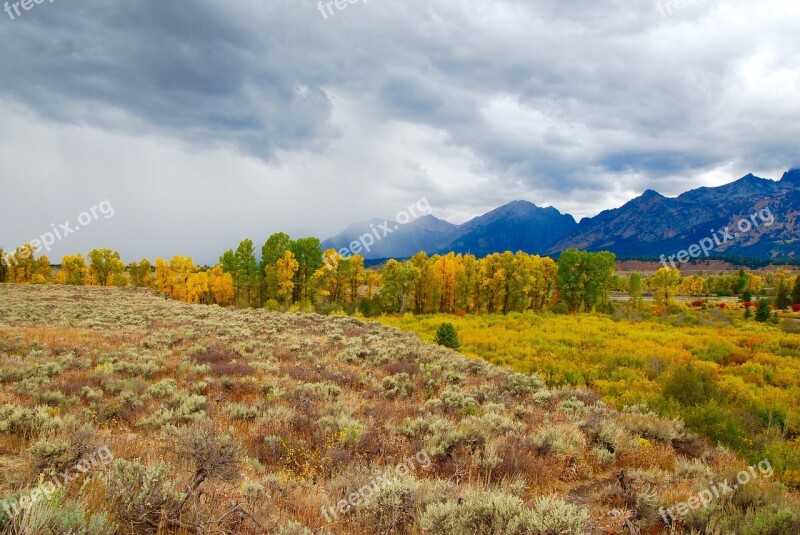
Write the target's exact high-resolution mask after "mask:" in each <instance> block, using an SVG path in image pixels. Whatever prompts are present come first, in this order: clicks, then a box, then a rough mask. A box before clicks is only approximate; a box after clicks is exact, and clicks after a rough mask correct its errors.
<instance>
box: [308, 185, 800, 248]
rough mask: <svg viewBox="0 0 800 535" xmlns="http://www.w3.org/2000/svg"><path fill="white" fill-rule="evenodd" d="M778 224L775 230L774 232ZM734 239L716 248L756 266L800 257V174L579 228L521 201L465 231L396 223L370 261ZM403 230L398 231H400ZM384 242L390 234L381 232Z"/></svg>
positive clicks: (349, 237)
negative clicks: (742, 226) (747, 224)
mask: <svg viewBox="0 0 800 535" xmlns="http://www.w3.org/2000/svg"><path fill="white" fill-rule="evenodd" d="M758 212H761V213H762V214H764V215H765V216H766V220H762V219H761V218H760V217H757V218H756V221H757V223H758V225H757V226H754V228H752V229H751V230H748V231H747V232H740V231H739V229H738V228H737V223H738V222H739V221H740V220H742V219H744V220H749V221H751V222H752V221H753V220H752V219H751V216H752V215H753V214H756V213H758ZM770 220H772V224H768V223H769V221H770ZM383 223H384V221H383V220H372V221H368V222H365V223H360V224H356V225H351V226H350V227H348V228H347V229H346V230H345V231H343V232H342V233H340V234H338V235H337V236H335V237H333V238H330V239H328V240H326V241H325V242H324V243H323V246H324V247H325V248H331V247H333V248H336V249H341V248H343V247H344V248H347V247H349V245H350V243H351V242H353V241H357V240H358V238H359V236H361V235H364V234H368V233H370V232H372V229H374V228H379V226H380V225H381V224H383ZM726 227H729V228H730V231H731V236H734V235H735V238H731V239H729V240H728V241H727V242H725V243H723V244H721V245H718V246H717V245H715V248H714V251H713V254H718V255H719V254H722V255H741V256H746V257H751V258H761V259H769V258H787V257H788V258H799V257H800V170H793V171H789V172H787V173H786V174H784V176H783V178H782V179H781V180H780V181H775V180H768V179H764V178H759V177H756V176H754V175H752V174H749V175H747V176H745V177H742V178H740V179H739V180H737V181H735V182H732V183H730V184H726V185H724V186H719V187H714V188H707V187H703V188H697V189H694V190H691V191H687V192H686V193H683V194H682V195H679V196H678V197H675V198H668V197H664V196H663V195H661V194H659V193H657V192H655V191H653V190H647V191H645V192H644V193H643V194H642V195H641V196H639V197H637V198H635V199H633V200H631V201H630V202H628V203H626V204H625V205H623V206H621V207H619V208H615V209H613V210H606V211H603V212H601V213H600V214H598V215H597V216H595V217H591V218H586V219H583V220H582V221H581V222H580V223H576V222H575V219H574V218H573V217H572V216H571V215H569V214H562V213H561V212H559V211H558V210H557V209H555V208H552V207H550V208H541V207H538V206H536V205H535V204H533V203H530V202H528V201H514V202H511V203H509V204H507V205H505V206H501V207H500V208H497V209H495V210H493V211H491V212H489V213H487V214H484V215H482V216H479V217H476V218H475V219H472V220H471V221H468V222H467V223H464V224H463V225H453V224H451V223H448V222H447V221H443V220H441V219H437V218H436V217H433V216H425V217H422V218H420V219H417V220H416V221H413V222H411V223H409V224H407V225H398V224H396V223H394V222H389V229H390V230H391V231H392V232H391V233H390V234H389V235H387V236H385V237H382V239H381V240H376V243H375V245H374V246H372V247H371V248H370V249H371V250H370V251H362V252H361V253H360V254H362V255H363V256H364V257H365V258H367V259H380V258H407V257H410V256H412V255H414V254H415V253H417V252H419V251H426V252H428V253H429V254H433V253H441V252H448V251H454V252H456V253H471V254H474V255H476V256H485V255H487V254H491V253H493V252H503V251H518V250H521V251H525V252H526V253H530V254H548V255H557V254H558V253H560V252H561V251H563V250H565V249H568V248H570V247H575V248H578V249H586V250H590V251H598V250H608V251H612V252H614V253H616V254H617V255H619V256H633V257H658V256H660V255H662V254H664V255H667V256H668V255H670V254H675V253H677V252H678V251H680V250H685V249H687V248H688V247H689V246H691V245H693V244H696V243H698V242H700V240H703V239H704V238H710V237H713V236H714V235H716V236H718V237H720V232H719V231H720V230H721V229H725V228H726ZM395 228H396V229H395ZM379 234H383V232H379Z"/></svg>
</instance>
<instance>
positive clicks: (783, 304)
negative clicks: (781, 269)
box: [775, 278, 792, 310]
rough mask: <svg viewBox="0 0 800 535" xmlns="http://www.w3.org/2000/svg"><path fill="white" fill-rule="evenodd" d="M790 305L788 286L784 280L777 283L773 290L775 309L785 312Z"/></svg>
mask: <svg viewBox="0 0 800 535" xmlns="http://www.w3.org/2000/svg"><path fill="white" fill-rule="evenodd" d="M791 304H792V298H791V295H790V293H789V286H788V284H787V283H786V280H785V279H784V278H781V280H780V281H778V286H777V288H776V289H775V308H777V309H778V310H785V309H787V308H789V305H791Z"/></svg>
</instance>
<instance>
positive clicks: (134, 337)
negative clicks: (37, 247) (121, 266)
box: [0, 284, 800, 535]
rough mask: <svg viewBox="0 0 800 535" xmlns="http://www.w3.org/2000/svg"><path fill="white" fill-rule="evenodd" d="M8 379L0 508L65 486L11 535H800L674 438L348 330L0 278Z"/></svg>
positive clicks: (590, 400)
mask: <svg viewBox="0 0 800 535" xmlns="http://www.w3.org/2000/svg"><path fill="white" fill-rule="evenodd" d="M0 379H1V380H2V386H1V387H0V401H1V402H2V404H0V475H2V478H1V479H0V481H2V483H0V485H2V488H0V492H2V495H3V496H5V497H6V499H7V500H8V499H14V498H16V497H19V496H23V495H28V494H27V493H28V491H30V489H33V488H34V487H37V485H43V484H44V485H46V484H47V482H48V481H51V477H59V478H60V477H61V475H63V474H67V479H69V480H70V481H68V482H66V483H64V484H63V485H62V487H63V488H62V489H60V490H55V491H54V492H52V493H47V495H48V496H49V497H48V498H46V499H40V500H38V501H36V503H35V504H34V505H33V506H32V507H30V508H29V509H28V508H25V507H22V508H21V511H20V512H19V513H18V514H16V515H14V517H13V520H12V521H11V523H10V524H9V521H8V519H7V518H5V517H3V518H2V519H0V526H3V529H4V532H5V533H34V532H36V533H39V532H42V531H46V532H58V533H66V532H70V530H73V531H72V532H86V533H92V534H94V533H96V534H101V533H111V532H120V533H156V532H160V533H196V532H204V533H215V532H224V533H279V534H282V535H294V534H310V533H312V530H313V532H314V533H352V534H367V533H369V534H374V533H431V534H442V535H444V534H451V533H480V534H489V533H509V534H519V535H522V534H551V533H564V534H568V533H575V534H577V533H597V534H600V533H623V532H625V533H634V532H639V531H637V530H641V533H663V532H665V529H664V519H665V518H666V519H669V517H668V516H660V514H659V508H660V507H664V508H665V510H666V509H668V508H673V511H675V510H678V511H679V510H680V507H678V504H681V505H682V506H683V507H684V508H686V506H685V505H684V504H683V503H682V502H686V501H687V500H689V498H690V497H691V498H692V499H691V500H690V501H689V503H690V504H697V501H696V500H697V498H695V497H694V496H701V497H705V496H711V498H710V499H708V500H705V505H706V507H704V508H699V507H695V508H694V509H693V510H692V511H690V512H688V513H687V514H685V515H682V514H678V513H674V514H675V515H676V519H677V521H676V529H675V530H674V531H673V533H689V532H691V530H692V529H695V530H705V531H707V532H709V533H711V532H713V533H745V532H747V533H764V534H782V533H796V532H797V531H798V529H800V516H799V514H800V513H799V511H800V508H798V503H797V501H796V498H795V497H793V496H789V495H787V494H785V493H784V492H782V491H781V490H779V489H778V487H777V486H775V485H774V484H773V482H772V480H771V479H770V478H769V475H771V472H769V471H767V470H766V469H765V470H761V468H766V466H767V465H764V466H761V465H759V468H754V469H753V470H752V472H744V473H745V474H748V473H752V474H753V477H752V478H751V477H748V480H749V481H748V482H747V484H740V485H738V484H737V485H735V486H734V485H733V484H731V490H730V492H727V491H723V492H717V496H714V495H713V494H712V493H711V491H710V490H708V489H709V485H711V483H710V482H713V485H714V487H713V488H714V489H715V492H716V490H717V489H720V488H722V487H720V485H721V484H722V483H721V482H726V481H727V482H733V481H734V479H735V478H736V477H737V475H739V476H741V474H742V473H743V472H740V470H743V469H744V468H745V464H744V463H743V462H742V461H741V460H738V459H737V458H736V457H735V456H734V455H733V454H731V453H727V452H726V451H724V450H722V449H717V448H712V447H709V446H708V445H706V444H705V443H703V442H702V441H701V440H699V439H698V438H697V437H696V436H693V435H691V434H689V433H687V432H686V431H685V430H684V428H683V426H682V425H681V424H680V423H677V422H671V421H667V420H663V419H659V418H657V417H655V416H654V415H651V414H647V413H643V412H641V411H638V410H632V411H629V412H625V413H620V412H617V411H615V410H613V409H611V408H610V407H608V406H606V405H604V404H603V403H601V402H599V401H598V396H597V395H595V394H594V393H592V392H589V391H585V390H575V389H571V388H561V389H550V388H548V387H547V386H545V385H544V384H543V383H542V381H541V380H539V379H538V378H536V377H533V376H528V375H522V374H515V373H512V372H510V371H508V370H506V369H503V368H499V367H495V366H492V365H490V364H487V363H485V362H483V361H481V360H477V359H469V358H466V357H463V356H461V355H459V354H458V353H455V352H453V351H449V350H444V349H441V348H438V347H435V346H432V345H430V344H428V343H425V342H423V341H421V340H420V339H418V338H417V337H416V336H415V335H412V334H407V333H403V332H401V331H399V330H397V329H394V328H390V327H385V326H381V325H378V324H375V323H370V324H364V323H362V322H360V321H358V320H356V319H352V318H348V317H323V316H318V315H300V314H270V313H266V312H264V311H260V310H231V309H222V308H219V307H216V306H192V305H185V304H179V303H176V302H172V301H166V300H164V299H163V298H161V297H160V296H159V295H158V294H154V293H152V292H149V291H144V290H134V289H110V288H89V287H86V288H74V287H65V286H36V285H28V286H20V285H10V284H4V285H0ZM98 452H99V459H100V460H101V461H102V462H96V461H97V459H98V455H97V454H98ZM111 457H113V458H114V460H113V461H112V460H111ZM83 459H89V461H87V462H86V463H83V464H82V469H80V468H76V463H79V462H81V461H82V460H83ZM90 461H91V462H90ZM767 464H768V463H767ZM83 472H86V473H83ZM737 472H738V474H737ZM73 476H74V477H73ZM42 482H44V483H42ZM26 489H27V490H26ZM706 493H707V494H706ZM348 500H349V503H348ZM21 503H24V502H21ZM676 507H677V509H676ZM692 507H694V505H693V506H692ZM687 510H688V509H687ZM662 512H663V511H662ZM2 515H3V513H0V516H2ZM326 517H327V520H326ZM328 520H330V521H328ZM31 525H37V526H39V528H38V529H39V530H41V531H31V529H32V528H30V526H31ZM25 526H28V527H27V528H26V527H25ZM81 527H83V528H84V529H83V531H79V528H81ZM26 529H27V530H28V531H26ZM746 530H747V531H746Z"/></svg>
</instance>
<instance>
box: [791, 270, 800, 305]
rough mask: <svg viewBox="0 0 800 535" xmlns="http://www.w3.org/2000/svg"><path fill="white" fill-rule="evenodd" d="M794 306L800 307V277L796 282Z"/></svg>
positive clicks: (793, 291)
mask: <svg viewBox="0 0 800 535" xmlns="http://www.w3.org/2000/svg"><path fill="white" fill-rule="evenodd" d="M792 304H795V305H800V275H798V276H797V279H796V280H795V281H794V290H792Z"/></svg>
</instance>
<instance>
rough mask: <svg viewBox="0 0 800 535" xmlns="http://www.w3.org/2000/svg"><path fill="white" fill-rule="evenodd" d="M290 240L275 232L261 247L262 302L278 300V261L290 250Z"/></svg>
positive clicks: (287, 236) (286, 236)
mask: <svg viewBox="0 0 800 535" xmlns="http://www.w3.org/2000/svg"><path fill="white" fill-rule="evenodd" d="M291 244H292V240H291V239H290V238H289V235H288V234H285V233H283V232H276V233H274V234H272V235H271V236H270V237H269V238H267V241H266V242H264V245H263V246H262V247H261V263H260V267H261V276H262V277H263V279H262V284H261V291H262V294H263V300H264V301H265V302H266V301H268V300H270V299H277V298H278V290H279V283H278V260H280V259H281V258H283V256H284V254H285V253H286V251H289V250H290V247H291Z"/></svg>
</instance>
